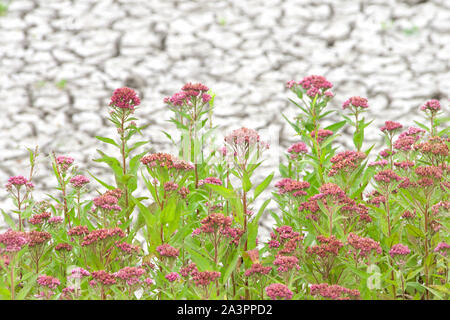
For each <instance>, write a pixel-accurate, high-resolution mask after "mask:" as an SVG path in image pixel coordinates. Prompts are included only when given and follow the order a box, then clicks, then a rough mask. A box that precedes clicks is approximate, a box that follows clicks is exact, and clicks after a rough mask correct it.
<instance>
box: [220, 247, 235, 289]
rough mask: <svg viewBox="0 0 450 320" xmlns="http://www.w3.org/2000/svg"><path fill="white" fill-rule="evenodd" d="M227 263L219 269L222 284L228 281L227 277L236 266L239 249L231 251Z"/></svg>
mask: <svg viewBox="0 0 450 320" xmlns="http://www.w3.org/2000/svg"><path fill="white" fill-rule="evenodd" d="M230 260H231V261H229V263H227V265H225V266H223V268H222V270H221V275H222V285H224V284H225V283H227V282H228V280H229V279H228V278H229V277H230V275H231V273H232V272H233V270H234V269H235V268H236V264H237V262H238V260H239V250H234V251H233V253H232V257H231V259H230Z"/></svg>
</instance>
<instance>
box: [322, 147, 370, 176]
mask: <svg viewBox="0 0 450 320" xmlns="http://www.w3.org/2000/svg"><path fill="white" fill-rule="evenodd" d="M365 158H366V154H365V153H364V152H359V151H343V152H339V153H338V154H337V155H335V156H334V157H332V158H331V159H330V161H331V163H332V164H333V165H332V166H331V169H330V172H329V173H328V176H330V177H332V176H334V175H336V174H338V173H343V172H344V173H349V172H352V171H354V170H355V169H356V168H358V166H359V165H360V164H361V162H362V161H363V160H364V159H365Z"/></svg>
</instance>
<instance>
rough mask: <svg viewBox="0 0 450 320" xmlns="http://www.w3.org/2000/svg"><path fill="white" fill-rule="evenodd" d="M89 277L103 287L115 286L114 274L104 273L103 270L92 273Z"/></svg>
mask: <svg viewBox="0 0 450 320" xmlns="http://www.w3.org/2000/svg"><path fill="white" fill-rule="evenodd" d="M91 275H92V278H94V280H95V282H96V283H97V282H100V283H101V284H102V285H104V286H110V285H113V284H116V279H115V278H116V277H115V276H114V274H111V273H109V272H106V271H105V270H99V271H93V272H92V274H91Z"/></svg>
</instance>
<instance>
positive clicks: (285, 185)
mask: <svg viewBox="0 0 450 320" xmlns="http://www.w3.org/2000/svg"><path fill="white" fill-rule="evenodd" d="M275 187H276V188H278V194H286V193H289V194H292V196H294V197H297V196H305V195H306V194H307V193H306V191H304V189H307V188H309V187H310V184H309V182H306V181H297V180H294V179H291V178H284V179H281V180H280V181H278V182H277V183H276V184H275Z"/></svg>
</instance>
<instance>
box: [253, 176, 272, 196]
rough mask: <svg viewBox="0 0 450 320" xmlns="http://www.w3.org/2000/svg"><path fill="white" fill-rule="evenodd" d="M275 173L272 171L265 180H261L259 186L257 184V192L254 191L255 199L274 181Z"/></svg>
mask: <svg viewBox="0 0 450 320" xmlns="http://www.w3.org/2000/svg"><path fill="white" fill-rule="evenodd" d="M273 175H274V173H273V172H272V173H271V174H270V175H269V176H268V177H266V178H265V179H264V180H263V182H261V183H260V184H259V185H258V186H256V188H255V192H254V195H253V200H255V199H256V198H258V196H259V195H260V194H261V192H263V191H264V190H266V188H267V186H268V185H269V184H270V183H271V182H272V179H273Z"/></svg>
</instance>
